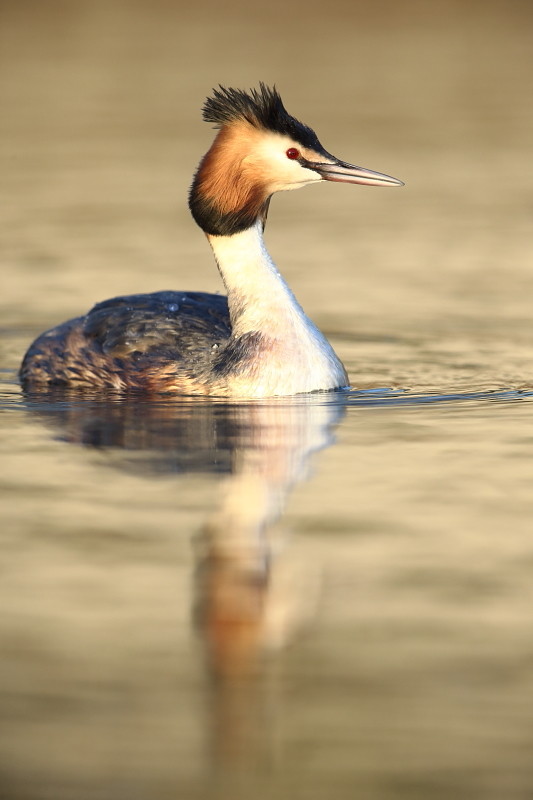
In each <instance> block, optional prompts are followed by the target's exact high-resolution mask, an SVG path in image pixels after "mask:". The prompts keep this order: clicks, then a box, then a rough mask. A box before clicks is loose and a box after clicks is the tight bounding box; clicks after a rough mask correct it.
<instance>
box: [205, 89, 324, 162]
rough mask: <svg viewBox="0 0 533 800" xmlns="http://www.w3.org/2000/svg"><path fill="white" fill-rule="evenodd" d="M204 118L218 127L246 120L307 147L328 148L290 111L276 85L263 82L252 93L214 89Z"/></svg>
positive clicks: (206, 105)
mask: <svg viewBox="0 0 533 800" xmlns="http://www.w3.org/2000/svg"><path fill="white" fill-rule="evenodd" d="M203 118H204V120H205V122H212V123H214V124H215V125H216V126H217V127H222V126H223V125H227V124H229V123H231V122H236V121H238V120H243V121H245V122H248V123H249V124H250V125H253V126H254V128H264V129H265V130H269V131H273V132H274V133H280V134H283V135H286V136H290V137H291V138H292V139H295V140H296V141H297V142H299V143H300V144H301V145H303V146H304V147H312V148H314V149H315V150H318V151H322V150H323V149H324V148H323V147H322V145H321V144H320V142H319V141H318V138H317V135H316V133H315V132H314V131H313V130H312V129H311V128H309V127H307V125H304V124H303V122H299V121H298V120H297V119H295V118H294V117H292V116H291V115H290V114H289V113H288V111H287V110H286V109H285V106H284V105H283V101H282V99H281V97H280V95H279V93H278V91H277V89H276V87H275V86H274V87H272V88H270V87H269V86H266V85H265V84H264V83H262V82H261V83H260V84H259V89H251V90H250V91H249V92H244V91H242V90H241V89H229V88H226V87H224V86H220V87H219V88H218V89H214V90H213V94H212V96H211V97H208V98H207V100H206V101H205V103H204V108H203Z"/></svg>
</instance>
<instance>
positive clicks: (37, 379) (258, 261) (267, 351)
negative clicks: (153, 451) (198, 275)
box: [20, 85, 401, 397]
mask: <svg viewBox="0 0 533 800" xmlns="http://www.w3.org/2000/svg"><path fill="white" fill-rule="evenodd" d="M204 118H205V119H206V120H207V121H211V122H215V124H216V125H217V126H218V127H220V131H219V133H218V135H217V137H216V138H215V141H214V143H213V145H212V147H211V148H210V150H209V151H208V153H207V154H206V155H205V156H204V158H203V160H202V162H201V163H200V166H199V168H198V171H197V173H196V175H195V178H194V181H193V184H192V187H191V192H190V197H189V206H190V209H191V212H192V214H193V217H194V219H195V220H196V222H197V223H198V224H199V225H200V227H201V228H202V230H203V231H204V232H205V233H206V235H207V238H208V240H209V243H210V245H211V247H212V249H213V253H214V256H215V259H216V262H217V265H218V268H219V270H220V273H221V276H222V279H223V281H224V284H225V286H226V290H227V293H228V296H227V298H226V297H222V296H220V295H214V294H207V293H203V292H156V293H154V294H145V295H131V296H126V297H118V298H114V299H112V300H107V301H104V302H103V303H99V304H98V305H96V306H95V307H94V308H93V309H92V310H91V311H90V312H89V313H88V314H87V315H86V316H85V317H79V318H77V319H74V320H70V321H69V322H65V323H63V324H62V325H59V326H58V327H56V328H53V329H52V330H50V331H47V332H46V333H44V334H42V335H41V336H40V337H38V339H36V341H35V342H34V343H33V344H32V345H31V347H30V348H29V350H28V352H27V353H26V356H25V358H24V361H23V363H22V367H21V371H20V374H21V380H22V384H23V386H24V387H25V388H27V389H36V388H41V387H50V386H53V385H56V386H57V385H63V386H66V387H70V388H78V389H80V390H92V391H94V390H97V391H98V390H114V391H118V392H121V393H127V392H130V391H140V392H144V393H148V394H150V395H153V394H156V395H157V394H167V393H174V394H198V395H215V396H235V397H271V396H276V395H292V394H298V393H302V392H311V391H318V390H331V389H336V388H342V387H345V386H347V384H348V376H347V374H346V371H345V369H344V367H343V365H342V363H341V361H340V360H339V358H338V357H337V356H336V354H335V352H334V351H333V348H332V347H331V345H330V344H329V342H328V341H327V339H326V338H325V336H324V335H323V334H322V333H321V332H320V331H319V330H318V328H317V327H316V326H315V325H314V323H313V322H312V321H311V320H310V319H309V318H308V317H307V316H306V314H305V313H304V311H303V309H302V308H301V306H300V305H299V304H298V302H297V300H296V298H295V297H294V295H293V293H292V292H291V290H290V289H289V287H288V286H287V284H286V283H285V281H284V280H283V278H282V277H281V275H280V274H279V272H278V271H277V269H276V267H275V265H274V263H273V261H272V259H271V258H270V256H269V254H268V252H267V250H266V248H265V245H264V241H263V228H264V224H265V220H266V215H267V210H268V204H269V201H270V197H271V195H272V194H273V193H274V192H276V191H281V190H284V189H292V188H298V187H299V186H303V185H305V184H307V183H312V182H315V181H320V180H324V179H325V180H333V181H342V182H350V183H367V184H375V185H401V182H400V181H397V180H396V179H394V178H389V177H388V176H385V175H381V174H380V173H375V172H372V171H370V170H365V169H362V168H359V167H353V166H351V165H349V164H345V163H344V162H341V161H339V160H338V159H336V158H335V157H334V156H331V155H330V154H329V153H327V152H326V151H325V150H324V149H323V148H322V145H321V144H320V142H319V141H318V139H317V137H316V135H315V134H314V132H313V131H312V130H311V129H310V128H307V127H306V126H305V125H302V123H299V122H298V121H297V120H295V119H294V118H293V117H291V116H290V115H289V114H288V113H287V112H286V111H285V109H284V107H283V104H282V102H281V99H280V97H279V95H278V94H277V92H276V91H275V90H270V89H268V88H267V87H265V86H264V85H261V88H260V90H259V91H258V92H256V91H254V92H252V93H250V94H246V93H244V92H240V91H236V90H232V89H227V90H226V89H221V90H220V91H216V92H215V93H214V95H213V97H212V98H210V99H208V100H207V102H206V105H205V107H204Z"/></svg>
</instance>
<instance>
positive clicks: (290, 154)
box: [285, 147, 300, 161]
mask: <svg viewBox="0 0 533 800" xmlns="http://www.w3.org/2000/svg"><path fill="white" fill-rule="evenodd" d="M285 155H286V156H287V158H290V159H292V160H293V161H294V160H295V159H296V158H300V151H299V150H297V149H296V148H295V147H289V149H288V150H287V152H286V153H285Z"/></svg>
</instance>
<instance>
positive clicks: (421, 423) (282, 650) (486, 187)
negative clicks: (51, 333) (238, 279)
mask: <svg viewBox="0 0 533 800" xmlns="http://www.w3.org/2000/svg"><path fill="white" fill-rule="evenodd" d="M467 6H468V7H467ZM249 13H250V7H249V6H245V5H241V4H239V3H238V2H235V3H230V4H229V5H228V7H227V9H226V10H225V11H224V13H223V14H222V12H221V11H220V6H219V5H218V4H214V3H211V2H207V3H205V4H203V6H202V8H201V9H199V10H198V11H188V12H184V11H183V10H182V9H181V8H179V7H178V4H173V3H171V2H164V1H163V0H157V2H154V1H152V2H150V3H148V2H140V0H139V2H134V1H133V0H132V1H131V2H121V0H117V2H114V3H104V2H98V1H96V2H93V3H90V4H88V3H87V4H83V3H79V4H74V3H66V2H59V0H49V2H47V3H41V2H30V1H29V0H28V1H27V2H23V3H11V4H10V3H3V4H1V5H0V100H1V104H2V108H3V113H2V115H1V117H0V137H1V139H0V141H1V150H0V174H1V181H0V192H1V195H2V196H1V200H0V247H1V251H0V257H1V263H2V283H3V290H2V298H1V302H2V314H3V320H2V327H1V330H0V369H1V372H0V411H1V414H0V427H1V433H2V436H1V447H2V450H3V452H2V458H1V459H0V465H1V467H0V469H1V489H2V506H1V519H2V525H1V541H2V548H1V551H2V559H1V564H2V580H1V582H0V608H1V609H2V613H1V614H0V643H1V648H2V658H1V659H0V714H1V719H2V725H1V726H0V794H1V795H2V797H4V796H5V797H6V798H8V800H93V798H94V799H95V800H96V799H97V798H98V800H137V799H139V800H145V798H150V800H159V798H161V799H162V800H163V799H165V798H187V800H188V798H191V800H194V799H195V798H217V800H234V799H235V798H243V800H244V798H246V800H248V798H274V797H276V798H287V799H288V798H291V800H293V798H294V799H295V800H299V798H302V800H304V798H305V800H307V798H311V799H312V800H315V798H316V800H318V799H319V798H320V799H321V798H324V797H335V798H339V799H340V800H344V798H346V800H348V798H353V797H361V798H367V797H368V798H372V800H400V799H401V800H403V798H409V799H410V800H411V799H412V798H416V800H418V799H419V798H420V800H426V799H427V798H443V799H444V798H446V799H447V798H450V797H453V798H465V799H466V798H468V800H471V799H472V798H483V800H485V799H486V798H491V800H492V799H494V800H501V798H506V800H507V799H508V798H509V799H510V800H515V799H516V800H525V799H526V798H529V797H531V796H533V760H532V756H531V753H532V752H533V711H532V707H533V702H532V701H533V639H532V634H531V632H532V628H533V611H532V609H533V580H532V575H533V490H532V486H533V425H532V422H531V420H532V411H533V378H532V376H533V356H532V354H533V347H532V344H533V333H532V330H531V322H530V320H531V298H532V297H533V223H532V216H531V209H532V206H533V174H532V172H531V168H530V164H531V162H532V156H533V152H532V151H533V144H532V142H533V140H532V137H531V130H532V123H533V111H532V108H531V104H530V103H529V102H528V100H527V98H529V95H530V87H531V84H532V80H533V60H532V58H531V45H532V37H533V27H532V25H533V14H532V12H531V7H530V4H529V3H526V2H524V3H522V2H519V0H510V2H509V0H507V2H502V3H498V2H485V3H474V2H473V3H470V4H464V3H460V2H452V1H451V0H450V1H449V2H446V1H445V2H442V3H439V4H429V3H423V2H416V1H415V0H406V2H403V3H401V4H397V3H392V2H382V3H377V4H374V5H373V6H372V7H369V4H366V3H362V2H355V3H353V2H352V3H343V2H342V1H341V0H337V2H334V3H333V4H330V5H329V6H328V11H327V16H326V15H325V11H324V8H323V6H321V5H318V4H316V5H315V4H313V3H311V4H306V5H305V7H303V6H302V7H301V8H298V7H294V6H292V7H290V8H288V7H287V6H286V5H284V4H281V3H278V2H273V3H271V4H269V8H268V13H267V12H266V11H265V9H262V10H258V11H257V14H258V17H257V18H254V19H251V18H250V19H248V17H247V14H248V15H249ZM262 14H265V18H264V19H263V18H262V17H261V15H262ZM259 79H263V80H266V81H269V82H272V83H273V82H276V83H277V85H278V87H279V89H280V91H281V92H282V94H283V96H284V98H285V100H286V104H287V106H288V108H289V110H290V111H291V112H293V113H295V114H296V115H297V116H299V117H300V118H302V119H304V120H305V121H306V122H308V123H309V124H312V125H313V126H314V127H315V128H316V129H317V131H318V133H319V136H320V138H321V139H322V140H323V143H324V145H325V146H326V147H327V148H328V149H330V150H331V151H332V152H334V153H335V154H337V155H338V156H339V157H341V158H344V159H346V160H349V161H352V162H355V163H361V164H363V165H364V166H368V167H369V168H374V169H377V170H380V171H383V172H386V173H389V174H392V175H397V176H398V177H400V178H402V179H404V180H405V181H406V182H407V186H406V187H405V188H404V189H402V190H396V191H390V192H389V191H385V190H382V191H379V190H371V189H366V190H365V189H364V188H362V187H347V186H336V185H328V186H323V187H321V188H320V189H317V188H316V187H314V188H312V189H309V190H307V191H306V192H298V193H287V195H286V196H283V197H277V198H275V200H274V202H273V203H272V207H271V212H270V215H269V226H268V232H267V234H268V235H267V239H268V243H269V246H270V247H271V250H272V252H273V254H274V256H275V258H276V260H277V262H278V264H279V266H280V267H281V269H282V271H283V272H284V274H285V275H286V277H287V279H288V280H289V282H290V284H291V286H292V287H293V288H294V290H295V291H296V294H297V296H298V297H299V299H300V300H301V301H302V303H303V305H304V306H305V308H306V309H307V310H308V312H309V313H310V315H311V316H312V317H313V318H314V319H315V320H316V321H317V322H318V323H319V324H320V325H321V327H322V328H323V329H324V330H325V331H326V332H327V333H328V335H329V336H330V337H331V339H332V341H333V343H334V346H335V348H336V350H337V352H338V353H339V354H340V355H341V356H342V358H343V360H344V361H345V363H346V365H347V367H348V369H349V372H350V374H351V376H352V380H353V384H354V391H352V392H349V393H344V394H343V393H339V394H332V395H316V396H311V397H300V398H296V399H292V400H291V399H283V400H279V401H271V402H254V403H238V402H236V403H227V402H218V401H212V400H204V399H194V400H191V399H187V398H183V399H180V400H178V401H176V402H173V403H168V402H167V403H143V402H142V401H120V400H117V399H113V398H107V399H105V398H98V397H93V398H91V397H88V398H85V399H80V398H76V397H69V396H65V395H63V396H61V395H59V396H58V395H55V396H53V395H51V396H37V397H23V396H22V395H21V393H20V389H19V386H18V384H17V382H16V370H17V367H18V364H19V362H20V359H21V356H22V354H23V353H24V350H25V348H26V347H27V346H28V344H29V343H30V341H31V339H32V337H33V336H34V335H36V334H37V333H38V332H40V331H41V330H43V329H44V328H46V327H48V326H50V325H52V324H54V323H56V322H59V321H61V320H62V319H65V318H67V317H69V316H74V315H77V314H78V313H80V312H82V311H83V310H85V309H86V308H88V307H90V305H91V304H92V303H93V302H96V301H97V300H100V299H102V298H105V297H108V296H112V295H115V294H120V293H125V292H126V293H131V292H139V291H151V290H156V289H163V288H175V289H188V288H191V289H205V290H214V291H215V290H218V289H220V283H219V279H218V277H217V274H216V271H215V269H214V268H213V266H212V264H211V260H210V255H209V252H208V248H207V247H206V244H205V242H204V241H203V237H202V236H201V235H199V233H198V231H197V229H196V228H195V226H194V224H193V223H192V221H191V220H190V218H189V215H188V212H187V209H186V205H185V197H186V191H187V186H188V182H189V180H190V176H191V173H192V170H193V168H194V166H195V164H196V163H197V161H198V159H199V157H200V156H201V155H202V153H203V152H204V150H205V148H206V147H207V146H208V144H209V141H210V137H211V131H209V128H208V126H206V125H204V124H202V123H201V122H200V118H199V108H200V105H201V102H202V99H203V97H204V96H205V95H206V93H207V92H208V91H209V89H210V88H211V86H213V85H216V84H217V83H218V82H222V83H226V84H229V85H237V86H244V87H246V86H250V85H253V84H254V83H256V82H257V80H259Z"/></svg>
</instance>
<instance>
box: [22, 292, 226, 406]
mask: <svg viewBox="0 0 533 800" xmlns="http://www.w3.org/2000/svg"><path fill="white" fill-rule="evenodd" d="M230 335H231V325H230V320H229V314H228V305H227V299H226V298H225V297H222V296H219V295H213V294H207V293H204V292H188V293H185V292H155V293H154V294H144V295H130V296H126V297H117V298H113V299H112V300H106V301H105V302H103V303H99V304H98V305H96V306H95V307H94V308H93V309H92V310H91V311H90V312H89V313H88V314H87V315H86V316H85V317H79V318H77V319H74V320H70V321H69V322H65V323H63V324H62V325H59V326H58V327H57V328H53V329H52V330H50V331H47V332H46V333H44V334H42V335H41V336H40V337H39V338H38V339H36V341H35V342H34V343H33V344H32V345H31V347H30V348H29V350H28V352H27V353H26V356H25V358H24V361H23V363H22V367H21V371H20V375H21V380H22V383H23V386H24V387H25V388H30V389H31V388H36V387H39V386H50V385H53V384H56V385H57V384H62V385H68V386H72V387H79V388H81V389H91V388H92V389H98V388H109V389H115V390H119V391H123V390H127V389H139V390H148V391H165V390H171V389H177V390H178V391H189V390H191V391H192V390H194V385H195V384H196V383H198V382H202V377H203V376H205V374H206V372H208V371H209V369H210V366H211V364H212V361H213V358H214V357H215V356H216V354H217V350H218V347H220V346H223V345H224V344H225V343H226V342H227V340H228V339H229V337H230ZM196 391H198V390H196Z"/></svg>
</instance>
